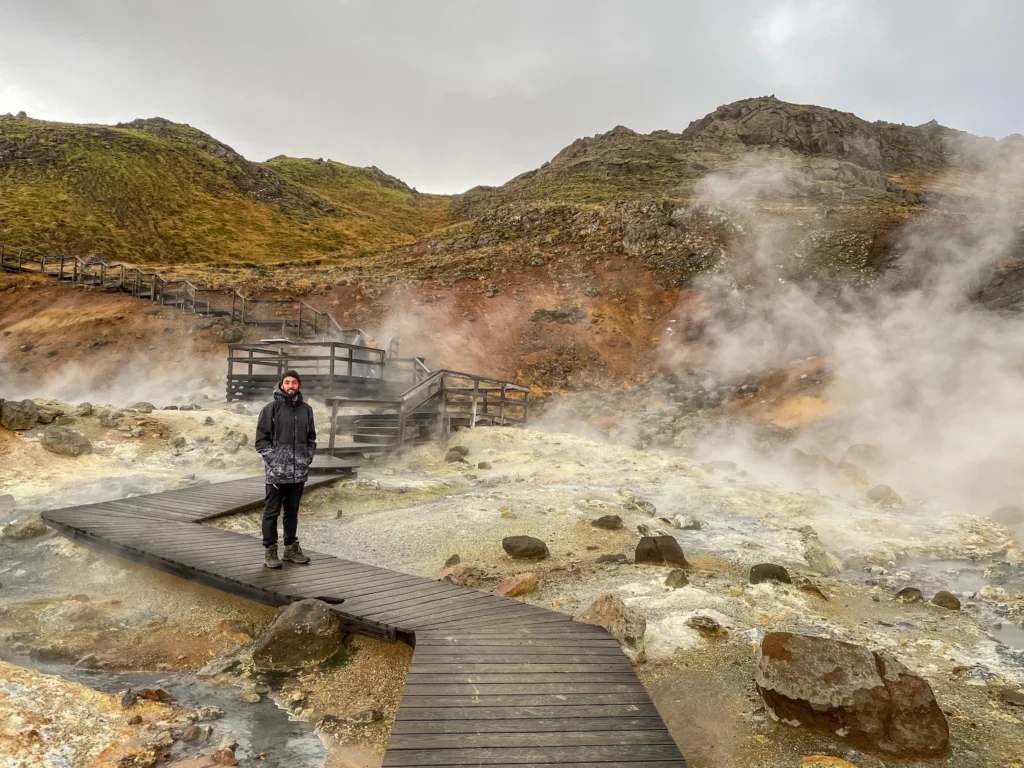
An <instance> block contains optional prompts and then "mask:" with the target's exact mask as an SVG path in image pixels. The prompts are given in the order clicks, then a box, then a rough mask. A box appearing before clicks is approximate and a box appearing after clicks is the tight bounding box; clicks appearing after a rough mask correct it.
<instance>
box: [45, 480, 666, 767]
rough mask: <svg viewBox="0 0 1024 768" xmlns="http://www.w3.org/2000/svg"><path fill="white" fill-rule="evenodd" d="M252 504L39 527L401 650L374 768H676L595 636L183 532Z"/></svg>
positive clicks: (160, 499) (503, 602) (344, 563)
mask: <svg viewBox="0 0 1024 768" xmlns="http://www.w3.org/2000/svg"><path fill="white" fill-rule="evenodd" d="M333 480H334V478H326V479H321V478H315V479H311V480H310V482H309V483H308V485H307V487H309V488H314V487H317V486H319V485H324V484H326V483H330V482H332V481H333ZM263 498H264V481H263V478H262V477H254V478H248V479H244V480H234V481H230V482H225V483H217V484H213V485H203V486H197V487H194V488H187V489H183V490H177V491H169V492H167V493H158V494H153V495H151V496H140V497H135V498H128V499H120V500H118V501H108V502H103V503H99V504H88V505H84V506H78V507H69V508H66V509H59V510H52V511H49V512H44V513H43V515H42V517H43V519H44V520H45V521H46V523H47V524H48V525H49V526H51V527H53V528H55V529H56V530H58V531H60V532H61V533H62V534H64V535H65V536H67V537H69V538H71V539H74V540H76V541H82V542H84V543H87V544H89V545H91V546H95V547H98V548H100V549H104V550H106V551H108V552H113V553H114V554H117V555H120V556H122V557H126V558H128V559H130V560H134V561H135V562H138V563H142V564H145V565H148V566H150V567H153V568H157V569H159V570H162V571H166V572H167V573H172V574H174V575H176V576H180V577H181V578H184V579H188V580H190V581H195V582H198V583H200V584H205V585H207V586H210V587H215V588H217V589H221V590H223V591H225V592H230V593H232V594H236V595H241V596H242V597H246V598H249V599H252V600H256V601H259V602H262V603H265V604H267V605H277V606H279V605H287V604H288V603H291V602H294V601H296V600H302V599H305V598H320V599H323V600H324V601H326V602H327V603H329V604H331V608H332V610H334V611H335V612H336V613H337V614H338V616H339V617H340V618H341V622H342V625H343V626H344V627H345V628H346V629H348V630H350V631H352V632H358V633H360V634H363V635H366V636H368V637H373V638H376V639H378V640H383V641H386V642H395V641H402V642H406V643H409V644H410V645H413V646H414V647H415V648H416V651H415V654H414V655H413V661H412V666H411V667H410V669H409V676H408V678H407V680H406V684H405V690H404V691H403V694H402V700H401V704H400V706H399V709H398V714H397V718H396V720H395V724H394V727H393V729H392V732H391V739H390V741H389V742H388V746H387V754H386V755H385V758H384V765H385V766H386V767H389V768H417V767H422V766H459V767H460V768H473V767H475V766H476V767H480V768H483V767H484V766H486V768H540V767H541V766H544V767H546V768H559V767H560V768H586V767H587V766H596V767H597V768H685V766H686V761H685V760H684V759H683V756H682V754H681V753H680V752H679V749H678V747H677V746H676V744H675V742H674V741H673V739H672V736H671V735H670V734H669V732H668V729H667V728H666V727H665V724H664V722H663V721H662V719H661V717H660V715H659V714H658V711H657V710H656V709H655V707H654V705H653V704H652V703H651V700H650V698H649V697H648V695H647V692H646V691H645V690H644V688H643V686H642V685H641V684H640V681H639V680H637V677H636V675H635V673H634V672H633V668H632V666H631V665H630V663H629V661H628V660H627V659H626V657H625V656H624V655H623V653H622V650H621V649H620V648H619V645H618V643H617V642H616V641H615V640H614V639H613V638H612V637H611V636H610V635H609V634H608V633H607V632H606V631H605V630H604V629H602V628H600V627H594V626H590V625H587V624H580V623H578V622H574V621H572V620H571V619H570V617H569V616H566V615H565V614H562V613H558V612H556V611H551V610H547V609H544V608H539V607H536V606H533V605H528V604H526V603H521V602H518V601H516V600H511V599H508V598H503V597H498V596H496V595H491V594H485V593H483V592H478V591H476V590H473V589H468V588H466V587H457V586H455V585H453V584H449V583H446V582H443V581H431V580H429V579H423V578H420V577H417V576H410V575H408V574H404V573H399V572H396V571H390V570H387V569H384V568H377V567H374V566H370V565H365V564H363V563H358V562H354V561H351V560H342V559H340V558H336V557H331V556H330V555H325V554H320V553H317V552H308V553H307V554H309V556H310V557H311V558H312V561H311V562H310V563H309V565H295V564H292V563H285V566H284V568H283V569H281V570H277V571H270V570H267V569H264V568H263V547H262V543H261V542H260V540H259V539H257V538H254V537H251V536H246V535H244V534H240V533H234V532H232V531H227V530H223V529H221V528H216V527H212V526H207V525H197V523H202V522H204V521H207V520H211V519H213V518H216V517H221V516H223V515H228V514H232V513H235V512H240V511H243V510H246V509H252V508H256V507H259V506H260V505H262V503H263Z"/></svg>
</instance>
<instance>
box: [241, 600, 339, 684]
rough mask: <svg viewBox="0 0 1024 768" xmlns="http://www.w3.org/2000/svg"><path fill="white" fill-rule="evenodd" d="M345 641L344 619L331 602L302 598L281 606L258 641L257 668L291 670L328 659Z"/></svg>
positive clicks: (253, 657) (254, 653)
mask: <svg viewBox="0 0 1024 768" xmlns="http://www.w3.org/2000/svg"><path fill="white" fill-rule="evenodd" d="M341 641H342V629H341V619H340V618H339V617H338V614H337V613H335V612H334V611H333V610H331V607H330V606H329V605H328V604H327V603H324V602H323V601H321V600H313V599H306V600H299V601H297V602H294V603H291V604H290V605H287V606H284V607H283V608H280V609H278V612H277V614H276V615H275V616H274V620H273V621H272V622H271V623H270V625H269V626H268V627H267V628H266V629H265V630H264V631H263V634H262V635H260V637H259V639H258V640H257V641H256V647H255V648H254V649H253V652H252V660H253V663H254V664H255V665H256V667H257V669H261V670H274V671H280V672H287V671H291V670H295V669H300V668H302V667H308V666H312V665H314V664H319V663H320V662H322V661H326V660H327V659H329V658H331V657H332V656H334V654H336V653H337V652H338V650H339V649H340V648H341ZM257 695H258V694H257Z"/></svg>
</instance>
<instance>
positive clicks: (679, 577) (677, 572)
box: [665, 568, 690, 589]
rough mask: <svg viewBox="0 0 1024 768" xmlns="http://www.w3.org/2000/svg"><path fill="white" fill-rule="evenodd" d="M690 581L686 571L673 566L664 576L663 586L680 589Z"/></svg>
mask: <svg viewBox="0 0 1024 768" xmlns="http://www.w3.org/2000/svg"><path fill="white" fill-rule="evenodd" d="M689 583H690V580H689V579H688V578H687V577H686V571H684V570H683V569H682V568H675V569H673V570H671V571H669V572H668V576H666V577H665V586H666V587H668V588H669V589H680V588H681V587H685V586H686V585H687V584H689Z"/></svg>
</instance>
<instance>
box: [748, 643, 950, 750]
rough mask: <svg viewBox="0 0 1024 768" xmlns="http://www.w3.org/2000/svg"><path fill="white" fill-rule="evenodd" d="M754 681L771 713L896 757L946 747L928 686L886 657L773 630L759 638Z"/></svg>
mask: <svg viewBox="0 0 1024 768" xmlns="http://www.w3.org/2000/svg"><path fill="white" fill-rule="evenodd" d="M754 682H755V684H756V686H757V690H758V692H759V693H760V694H761V698H762V699H763V700H764V703H765V705H766V706H767V708H768V711H769V712H770V713H771V715H772V716H773V717H775V718H776V719H778V720H781V721H783V722H785V723H789V724H791V725H801V726H807V727H812V728H818V729H823V730H827V731H831V732H833V733H836V734H838V735H840V736H842V737H843V738H846V739H848V740H849V741H850V742H851V743H853V744H855V745H857V746H860V747H861V748H864V749H871V750H877V751H880V752H884V753H887V754H890V755H893V756H896V757H900V758H914V757H924V758H927V757H940V756H942V755H944V754H946V751H947V750H948V748H949V726H948V724H947V723H946V717H945V715H943V713H942V710H941V709H940V708H939V704H938V702H937V701H936V700H935V695H934V694H933V693H932V689H931V686H929V685H928V683H927V682H926V681H925V680H923V679H922V678H920V677H918V676H917V675H915V674H913V673H911V672H910V671H909V670H908V669H907V668H906V667H904V666H903V665H902V664H901V663H900V662H899V661H897V660H896V659H894V658H892V657H891V656H889V655H887V654H884V653H875V652H872V651H869V650H868V649H866V648H863V647H861V646H859V645H855V644H853V643H844V642H840V641H838V640H829V639H826V638H822V637H811V636H809V635H796V634H791V633H789V632H771V633H769V634H767V635H765V637H764V639H763V640H762V641H761V646H760V649H759V650H758V654H757V670H756V673H755V676H754Z"/></svg>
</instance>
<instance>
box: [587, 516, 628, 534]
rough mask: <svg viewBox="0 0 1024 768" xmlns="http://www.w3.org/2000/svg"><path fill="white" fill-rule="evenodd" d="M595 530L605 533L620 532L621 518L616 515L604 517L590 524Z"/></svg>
mask: <svg viewBox="0 0 1024 768" xmlns="http://www.w3.org/2000/svg"><path fill="white" fill-rule="evenodd" d="M591 525H593V526H594V527H595V528H602V529H604V530H606V531H621V530H622V518H621V517H619V516H618V515H605V516H604V517H599V518H597V520H595V521H594V522H592V523H591Z"/></svg>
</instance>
